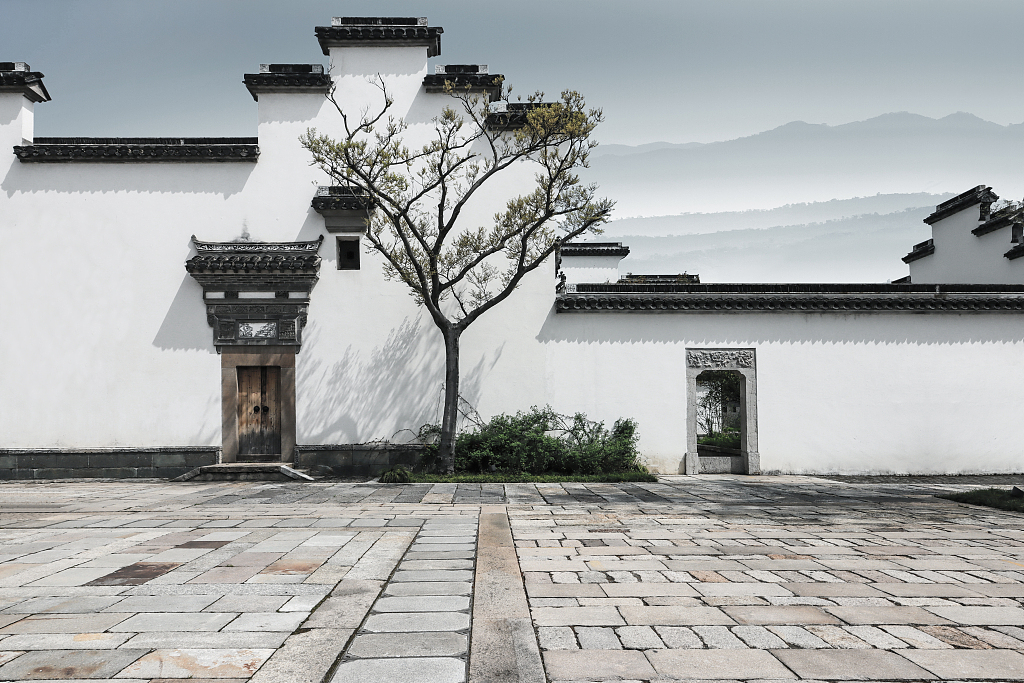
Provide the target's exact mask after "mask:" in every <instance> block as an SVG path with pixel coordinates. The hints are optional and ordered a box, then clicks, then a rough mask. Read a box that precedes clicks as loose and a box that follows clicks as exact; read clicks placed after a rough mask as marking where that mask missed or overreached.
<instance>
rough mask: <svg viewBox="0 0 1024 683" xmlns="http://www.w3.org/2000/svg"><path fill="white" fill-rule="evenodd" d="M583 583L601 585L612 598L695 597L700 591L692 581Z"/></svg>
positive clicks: (604, 591) (601, 588)
mask: <svg viewBox="0 0 1024 683" xmlns="http://www.w3.org/2000/svg"><path fill="white" fill-rule="evenodd" d="M581 585H591V586H600V590H601V591H603V593H604V594H605V595H607V596H608V597H610V598H648V597H693V596H697V595H699V593H697V591H696V590H694V589H693V588H692V586H693V585H694V584H690V583H654V582H647V581H640V582H637V583H599V584H581ZM580 597H585V596H580ZM599 597H600V596H599Z"/></svg>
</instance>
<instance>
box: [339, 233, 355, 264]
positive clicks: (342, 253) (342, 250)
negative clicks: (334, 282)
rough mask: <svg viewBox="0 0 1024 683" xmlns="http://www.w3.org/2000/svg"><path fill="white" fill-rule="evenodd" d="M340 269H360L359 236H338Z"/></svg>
mask: <svg viewBox="0 0 1024 683" xmlns="http://www.w3.org/2000/svg"><path fill="white" fill-rule="evenodd" d="M338 270H359V238H358V237H339V238H338Z"/></svg>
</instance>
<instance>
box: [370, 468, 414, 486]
mask: <svg viewBox="0 0 1024 683" xmlns="http://www.w3.org/2000/svg"><path fill="white" fill-rule="evenodd" d="M378 481H379V482H380V483H382V484H408V483H409V482H410V481H412V472H410V471H409V470H407V469H405V468H404V467H403V466H401V465H395V466H394V467H392V468H391V469H390V470H387V471H386V472H382V473H381V475H380V479H378Z"/></svg>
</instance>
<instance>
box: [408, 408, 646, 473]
mask: <svg viewBox="0 0 1024 683" xmlns="http://www.w3.org/2000/svg"><path fill="white" fill-rule="evenodd" d="M421 431H422V430H421ZM428 431H429V430H428ZM636 442H637V435H636V422H634V421H633V420H630V419H619V420H616V421H615V424H614V425H612V428H611V429H608V428H607V427H605V426H604V423H603V422H592V421H590V420H588V419H587V416H586V415H584V414H583V413H576V414H575V415H573V416H571V417H570V416H567V415H560V414H559V413H556V412H555V411H554V410H552V409H551V408H550V407H544V408H537V407H533V408H531V409H530V410H529V411H525V412H522V411H521V412H518V413H516V414H515V415H496V416H494V417H493V418H491V420H490V421H489V422H487V423H483V424H481V425H480V426H479V427H478V428H476V429H474V430H471V431H465V432H462V433H461V434H459V435H458V437H457V438H456V441H455V471H456V472H457V473H479V474H487V473H496V472H501V473H504V474H533V475H544V474H561V475H597V474H605V473H611V472H615V473H619V472H641V473H645V472H647V468H646V467H644V465H643V463H642V462H641V461H640V453H639V452H638V451H637V448H636ZM436 454H437V445H436V444H431V445H430V446H428V454H427V458H426V460H427V461H428V462H432V460H433V459H436Z"/></svg>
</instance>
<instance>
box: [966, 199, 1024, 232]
mask: <svg viewBox="0 0 1024 683" xmlns="http://www.w3.org/2000/svg"><path fill="white" fill-rule="evenodd" d="M1020 218H1021V209H1020V208H1019V207H1016V206H1008V207H1006V208H1005V209H1003V210H1001V211H997V212H996V213H994V214H992V216H991V217H990V218H989V219H988V220H987V221H985V222H984V223H982V224H981V225H979V226H978V227H976V228H975V229H974V230H971V232H972V233H974V234H975V235H977V236H978V237H981V236H982V235H987V234H988V233H990V232H995V231H996V230H999V229H1001V228H1005V227H1007V226H1009V225H1013V223H1014V222H1015V221H1018V220H1020Z"/></svg>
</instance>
